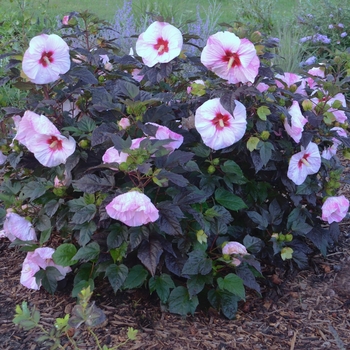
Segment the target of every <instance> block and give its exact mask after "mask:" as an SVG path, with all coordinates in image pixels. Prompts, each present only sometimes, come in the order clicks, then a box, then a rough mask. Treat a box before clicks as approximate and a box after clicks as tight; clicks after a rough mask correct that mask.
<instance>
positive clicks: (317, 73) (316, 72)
mask: <svg viewBox="0 0 350 350" xmlns="http://www.w3.org/2000/svg"><path fill="white" fill-rule="evenodd" d="M308 73H309V74H310V75H312V76H314V77H318V78H321V79H324V78H325V71H324V68H323V69H322V68H321V67H314V68H311V69H309V70H308ZM306 81H307V83H308V85H309V87H310V88H311V89H315V88H316V87H317V85H318V83H317V81H316V80H315V79H313V78H311V77H308V78H306Z"/></svg>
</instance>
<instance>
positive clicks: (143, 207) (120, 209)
mask: <svg viewBox="0 0 350 350" xmlns="http://www.w3.org/2000/svg"><path fill="white" fill-rule="evenodd" d="M106 212H107V214H108V215H109V216H110V217H111V218H112V219H115V220H119V221H121V222H122V223H124V224H125V225H127V226H131V227H136V226H142V225H146V224H148V223H149V222H154V221H156V220H158V218H159V214H158V209H157V208H156V207H155V206H154V205H153V203H152V202H151V200H150V199H149V198H148V197H147V196H146V195H145V194H143V193H140V192H138V191H131V192H127V193H123V194H121V195H119V196H117V197H115V198H114V199H113V200H112V202H110V203H109V204H108V205H107V206H106Z"/></svg>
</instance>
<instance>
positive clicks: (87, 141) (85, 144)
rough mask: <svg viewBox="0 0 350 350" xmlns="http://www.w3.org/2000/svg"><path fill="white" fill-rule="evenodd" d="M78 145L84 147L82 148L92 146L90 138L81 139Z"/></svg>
mask: <svg viewBox="0 0 350 350" xmlns="http://www.w3.org/2000/svg"><path fill="white" fill-rule="evenodd" d="M78 145H79V146H80V147H81V148H82V149H88V148H89V147H90V141H89V140H86V139H85V140H80V141H79V143H78Z"/></svg>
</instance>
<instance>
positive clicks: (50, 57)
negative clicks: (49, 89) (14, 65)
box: [22, 34, 70, 84]
mask: <svg viewBox="0 0 350 350" xmlns="http://www.w3.org/2000/svg"><path fill="white" fill-rule="evenodd" d="M22 69H23V72H24V73H25V74H26V75H27V77H28V78H29V79H30V80H31V81H32V82H33V83H35V84H48V83H52V82H55V81H56V80H58V79H59V78H60V74H64V73H66V72H67V71H68V70H69V69H70V57H69V47H68V45H67V44H66V42H65V41H64V40H63V39H62V38H61V37H59V36H58V35H56V34H51V35H47V34H41V35H38V36H36V37H34V38H33V39H32V40H31V41H30V43H29V48H28V49H27V50H26V52H25V53H24V56H23V62H22Z"/></svg>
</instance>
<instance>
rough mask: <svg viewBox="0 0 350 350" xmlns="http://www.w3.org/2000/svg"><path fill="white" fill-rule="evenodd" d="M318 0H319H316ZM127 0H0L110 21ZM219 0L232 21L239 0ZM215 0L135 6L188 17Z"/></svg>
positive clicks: (285, 9)
mask: <svg viewBox="0 0 350 350" xmlns="http://www.w3.org/2000/svg"><path fill="white" fill-rule="evenodd" d="M275 1H276V5H275V11H276V13H277V14H278V15H280V16H286V17H291V16H292V14H293V12H294V8H295V6H296V4H297V2H298V1H299V0H294V1H291V0H275ZM316 1H317V0H316ZM123 2H124V0H99V1H95V0H74V1H71V0H14V1H13V2H10V1H8V0H0V6H1V10H2V11H3V13H11V12H15V11H18V9H19V5H21V6H22V7H25V8H26V10H27V11H28V12H29V13H30V14H31V15H33V16H40V15H46V16H48V17H56V16H59V17H62V16H63V15H64V14H65V13H67V12H71V11H78V12H81V11H84V10H88V11H90V12H92V13H94V14H96V15H98V16H99V17H101V18H103V19H106V20H108V21H113V18H114V15H115V13H116V12H117V10H118V9H119V8H120V7H121V6H122V5H123ZM215 2H216V4H218V5H221V8H222V9H223V11H222V15H221V18H220V21H224V22H230V21H231V20H232V18H235V11H236V9H237V7H236V6H237V0H216V1H215ZM210 3H213V0H201V1H200V2H190V1H188V0H133V1H132V4H133V9H134V12H135V14H136V15H138V14H139V15H142V14H143V13H144V12H145V11H147V10H148V11H154V10H156V11H160V12H161V13H163V14H164V13H165V14H166V15H167V16H170V17H174V18H179V17H183V18H186V19H191V18H192V19H195V18H196V9H197V6H198V5H200V7H201V12H204V11H205V9H206V8H208V6H209V4H210Z"/></svg>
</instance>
